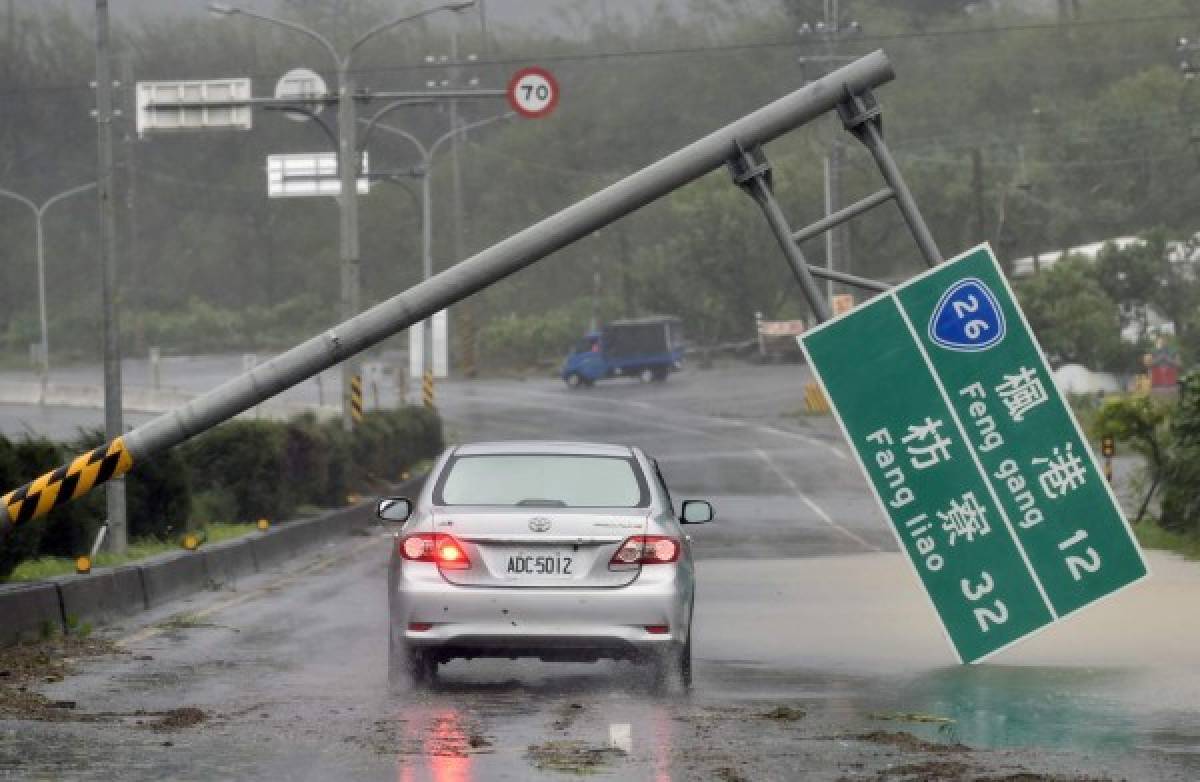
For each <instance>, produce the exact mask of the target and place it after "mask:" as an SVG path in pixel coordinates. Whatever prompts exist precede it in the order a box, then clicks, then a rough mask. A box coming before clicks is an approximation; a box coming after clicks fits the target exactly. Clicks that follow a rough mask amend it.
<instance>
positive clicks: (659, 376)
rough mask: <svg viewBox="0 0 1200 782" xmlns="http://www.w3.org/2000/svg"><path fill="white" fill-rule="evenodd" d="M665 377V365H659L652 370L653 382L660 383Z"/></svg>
mask: <svg viewBox="0 0 1200 782" xmlns="http://www.w3.org/2000/svg"><path fill="white" fill-rule="evenodd" d="M666 379H667V369H666V368H665V367H659V368H658V369H656V370H654V382H656V383H661V382H663V381H665V380H666Z"/></svg>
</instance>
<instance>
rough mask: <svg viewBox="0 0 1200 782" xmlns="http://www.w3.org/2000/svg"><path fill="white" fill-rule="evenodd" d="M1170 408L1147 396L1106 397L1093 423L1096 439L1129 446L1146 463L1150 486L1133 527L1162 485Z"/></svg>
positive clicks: (1169, 428) (1165, 462)
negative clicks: (1104, 439) (1100, 438)
mask: <svg viewBox="0 0 1200 782" xmlns="http://www.w3.org/2000/svg"><path fill="white" fill-rule="evenodd" d="M1171 409H1172V408H1171V405H1169V404H1167V403H1165V402H1163V401H1160V400H1158V399H1155V398H1153V397H1150V396H1147V395H1132V396H1120V397H1109V398H1107V399H1105V400H1104V403H1103V404H1102V405H1101V406H1100V409H1099V410H1098V411H1097V413H1096V417H1095V419H1094V420H1093V422H1092V434H1093V435H1094V436H1095V437H1098V438H1099V437H1112V438H1115V439H1116V440H1119V441H1122V442H1125V443H1128V444H1129V447H1130V448H1132V449H1133V451H1134V452H1135V453H1136V454H1138V455H1139V456H1141V457H1142V459H1144V460H1145V462H1146V465H1145V467H1146V471H1147V473H1148V474H1149V478H1150V486H1149V488H1147V489H1146V493H1145V495H1144V496H1143V497H1142V501H1141V502H1140V503H1139V504H1138V511H1137V515H1136V516H1135V517H1134V519H1133V523H1134V524H1137V523H1139V522H1140V521H1141V520H1142V519H1143V518H1144V517H1145V515H1146V510H1147V508H1149V506H1150V501H1151V499H1152V498H1153V497H1154V494H1155V492H1157V491H1158V488H1159V485H1160V484H1161V483H1162V479H1163V475H1164V473H1165V472H1166V470H1167V463H1168V460H1169V455H1170V447H1171Z"/></svg>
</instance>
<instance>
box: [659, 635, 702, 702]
mask: <svg viewBox="0 0 1200 782" xmlns="http://www.w3.org/2000/svg"><path fill="white" fill-rule="evenodd" d="M651 676H653V677H654V683H653V687H652V689H653V690H654V692H656V693H658V694H660V695H663V694H667V693H669V692H671V691H672V690H674V688H675V682H679V685H680V687H681V688H682V689H683V691H684V692H687V691H688V690H689V689H690V688H691V686H692V641H691V639H690V638H689V639H688V640H687V641H685V642H684V643H682V644H678V645H675V644H672V645H671V647H670V648H669V649H664V650H663V651H661V652H659V653H657V654H655V655H654V657H653V659H652V663H651Z"/></svg>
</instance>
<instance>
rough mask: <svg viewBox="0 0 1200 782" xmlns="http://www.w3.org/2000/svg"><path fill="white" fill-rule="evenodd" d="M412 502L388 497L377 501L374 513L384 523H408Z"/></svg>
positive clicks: (403, 498) (406, 499)
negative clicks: (377, 504)
mask: <svg viewBox="0 0 1200 782" xmlns="http://www.w3.org/2000/svg"><path fill="white" fill-rule="evenodd" d="M412 511H413V505H412V500H410V499H409V498H408V497H388V498H386V499H382V500H380V501H379V507H378V508H377V509H376V511H375V513H376V515H378V516H379V518H381V519H383V520H384V521H394V522H396V523H397V524H401V523H403V522H406V521H408V517H409V516H411V515H412Z"/></svg>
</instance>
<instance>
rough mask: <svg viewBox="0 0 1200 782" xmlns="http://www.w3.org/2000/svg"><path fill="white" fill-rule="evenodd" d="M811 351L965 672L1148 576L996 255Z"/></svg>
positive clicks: (971, 262)
mask: <svg viewBox="0 0 1200 782" xmlns="http://www.w3.org/2000/svg"><path fill="white" fill-rule="evenodd" d="M802 341H803V346H804V349H805V352H806V353H807V354H808V358H809V364H810V366H812V368H813V370H814V372H815V373H816V374H817V375H818V377H819V379H820V381H821V383H822V385H823V386H824V388H825V392H826V395H827V396H828V398H829V399H830V400H831V402H832V403H833V407H834V412H835V413H836V414H837V417H838V420H839V422H840V423H841V425H842V427H843V429H844V431H845V434H846V436H847V438H848V439H849V441H850V442H851V443H852V444H853V445H854V448H855V451H856V453H857V455H858V457H859V461H860V462H861V464H862V466H863V469H864V471H865V472H866V474H867V477H868V479H869V481H870V483H871V485H872V487H873V488H874V490H875V492H876V494H877V495H878V497H879V500H880V504H881V505H882V506H883V509H884V511H885V512H886V513H887V515H888V516H889V518H890V519H891V522H892V525H893V527H894V530H895V532H896V535H897V538H898V540H899V541H900V543H901V546H902V547H903V549H904V550H905V552H906V553H907V554H908V556H909V557H910V559H911V560H912V562H913V565H914V567H915V569H916V571H917V574H918V576H919V577H920V578H921V581H922V583H923V585H924V586H925V588H926V591H927V592H928V594H929V597H930V600H931V601H932V603H933V605H934V607H935V609H936V610H937V612H938V616H939V618H940V619H941V620H942V623H943V625H944V627H945V629H946V633H947V635H948V637H949V639H950V641H951V644H952V645H953V647H954V649H955V651H956V653H957V654H958V656H959V658H960V659H961V660H963V661H966V662H973V661H977V660H980V659H982V658H984V657H987V656H988V655H990V654H992V653H994V652H996V651H998V650H1000V649H1003V648H1004V647H1006V646H1008V645H1009V644H1012V643H1014V642H1016V641H1017V640H1019V639H1021V638H1023V637H1025V636H1027V635H1029V634H1030V633H1033V632H1035V631H1037V630H1039V629H1040V628H1042V627H1044V626H1046V625H1048V624H1050V623H1053V622H1055V621H1057V620H1059V619H1061V618H1063V617H1065V616H1066V615H1068V614H1070V613H1071V612H1073V611H1075V610H1077V609H1079V608H1081V607H1083V606H1085V605H1087V604H1089V603H1092V602H1094V601H1096V600H1098V599H1100V598H1101V597H1104V596H1105V595H1108V594H1111V593H1112V592H1115V591H1116V590H1118V589H1121V588H1122V587H1124V586H1127V585H1128V584H1130V583H1133V582H1134V581H1137V580H1138V579H1140V578H1142V577H1144V576H1145V575H1146V573H1147V571H1146V566H1145V562H1144V560H1143V559H1142V555H1141V551H1140V550H1139V549H1138V547H1137V545H1136V543H1135V542H1134V539H1133V536H1132V533H1131V532H1130V530H1129V526H1128V524H1127V523H1126V522H1125V520H1124V518H1123V517H1122V516H1121V513H1120V510H1119V508H1118V507H1117V504H1116V501H1115V499H1114V498H1113V496H1112V494H1111V492H1110V490H1109V487H1108V485H1107V483H1106V482H1105V481H1104V480H1103V479H1102V478H1101V474H1100V473H1099V471H1098V470H1097V468H1096V464H1095V461H1094V459H1093V457H1092V455H1091V453H1090V451H1089V450H1088V448H1087V444H1086V441H1085V440H1084V439H1083V438H1082V436H1081V434H1080V432H1079V429H1078V426H1077V425H1076V424H1075V422H1074V419H1073V418H1072V417H1071V414H1070V411H1069V410H1068V408H1067V406H1066V405H1065V403H1064V402H1063V400H1062V398H1061V396H1060V395H1059V393H1058V391H1057V389H1056V388H1055V386H1054V382H1053V379H1052V377H1051V375H1050V371H1049V368H1048V367H1047V365H1046V362H1045V359H1044V358H1043V356H1042V354H1041V351H1040V349H1039V348H1038V347H1037V345H1036V343H1035V342H1034V340H1033V336H1032V334H1031V333H1030V332H1029V329H1028V326H1027V325H1026V323H1025V320H1024V317H1023V316H1022V315H1021V313H1020V311H1019V310H1018V309H1017V306H1016V303H1015V301H1014V300H1013V297H1012V294H1011V292H1010V291H1009V289H1008V286H1007V283H1006V282H1005V281H1004V279H1003V276H1002V274H1001V272H1000V269H999V266H998V265H997V264H996V261H995V259H994V257H993V256H992V254H991V250H990V249H989V248H987V247H986V246H984V247H979V248H976V249H975V250H973V251H971V252H969V253H967V254H965V255H963V256H961V257H959V258H958V259H955V260H954V261H951V262H948V263H946V264H943V265H942V266H939V267H937V268H936V269H934V270H932V271H930V272H927V273H926V274H924V275H922V276H920V277H918V278H916V279H914V280H912V281H910V282H908V283H906V284H905V285H902V286H900V287H899V288H896V289H894V290H892V291H890V292H888V293H887V294H884V295H881V296H879V297H877V298H875V299H874V300H872V301H870V302H868V303H866V304H864V305H861V306H859V307H858V308H857V309H856V310H855V311H853V312H852V313H850V314H847V315H845V316H844V317H841V318H838V319H836V320H834V321H832V322H830V323H827V324H824V325H823V326H821V327H819V328H817V329H814V330H812V331H810V332H808V333H807V334H805V335H804V337H803V339H802ZM865 345H870V346H871V354H872V355H874V356H877V357H878V358H876V359H875V360H874V361H859V360H855V357H857V356H861V355H862V354H863V350H862V348H863V346H865ZM879 389H887V392H886V393H880V391H879Z"/></svg>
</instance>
